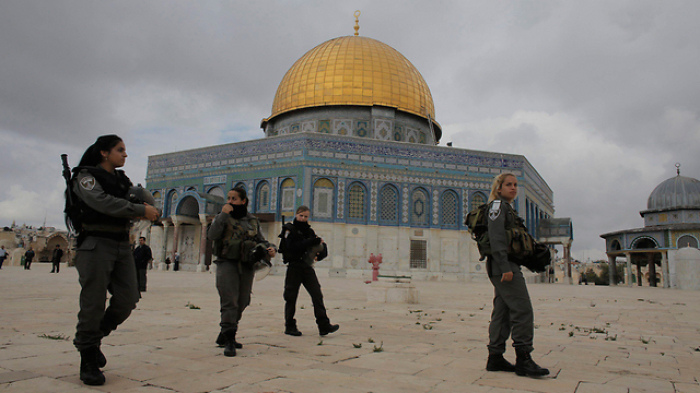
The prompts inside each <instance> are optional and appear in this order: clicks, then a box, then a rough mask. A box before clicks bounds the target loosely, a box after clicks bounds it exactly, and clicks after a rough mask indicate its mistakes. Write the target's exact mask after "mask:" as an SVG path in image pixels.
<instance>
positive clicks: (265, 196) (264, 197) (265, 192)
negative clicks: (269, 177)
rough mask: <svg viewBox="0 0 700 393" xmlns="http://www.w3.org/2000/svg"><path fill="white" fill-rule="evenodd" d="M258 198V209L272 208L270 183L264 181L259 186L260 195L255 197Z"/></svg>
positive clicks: (267, 209)
mask: <svg viewBox="0 0 700 393" xmlns="http://www.w3.org/2000/svg"><path fill="white" fill-rule="evenodd" d="M255 199H256V200H257V202H258V203H257V206H258V208H257V211H259V212H260V211H269V210H270V185H269V184H268V183H267V182H264V183H263V184H261V185H260V186H258V195H257V197H256V198H255Z"/></svg>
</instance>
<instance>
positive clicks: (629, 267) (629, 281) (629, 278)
mask: <svg viewBox="0 0 700 393" xmlns="http://www.w3.org/2000/svg"><path fill="white" fill-rule="evenodd" d="M625 258H627V286H629V287H631V286H632V254H630V253H628V252H626V253H625Z"/></svg>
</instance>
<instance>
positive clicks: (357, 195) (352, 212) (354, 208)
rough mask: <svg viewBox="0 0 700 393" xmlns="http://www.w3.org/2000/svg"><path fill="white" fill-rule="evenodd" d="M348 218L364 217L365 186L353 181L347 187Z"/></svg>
mask: <svg viewBox="0 0 700 393" xmlns="http://www.w3.org/2000/svg"><path fill="white" fill-rule="evenodd" d="M347 199H348V218H349V219H351V220H364V219H365V188H364V187H363V186H362V185H361V184H360V183H354V184H352V185H351V186H350V188H349V189H348V198H347Z"/></svg>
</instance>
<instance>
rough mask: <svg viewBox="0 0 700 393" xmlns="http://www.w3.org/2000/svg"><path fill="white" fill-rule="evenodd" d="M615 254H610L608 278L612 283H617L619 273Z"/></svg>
mask: <svg viewBox="0 0 700 393" xmlns="http://www.w3.org/2000/svg"><path fill="white" fill-rule="evenodd" d="M615 259H616V258H615V256H614V255H608V279H609V284H610V285H617V280H615V276H616V275H617V265H615Z"/></svg>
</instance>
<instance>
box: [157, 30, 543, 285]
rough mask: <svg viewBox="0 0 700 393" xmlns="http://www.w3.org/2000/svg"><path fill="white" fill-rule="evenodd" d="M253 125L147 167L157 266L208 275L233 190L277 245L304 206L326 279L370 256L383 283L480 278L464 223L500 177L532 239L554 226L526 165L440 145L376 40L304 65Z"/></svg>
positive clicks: (309, 57)
mask: <svg viewBox="0 0 700 393" xmlns="http://www.w3.org/2000/svg"><path fill="white" fill-rule="evenodd" d="M260 125H261V128H262V130H263V133H264V137H263V138H261V139H256V140H251V141H246V142H238V143H231V144H225V145H219V146H211V147H206V148H200V149H192V150H184V151H179V152H173V153H168V154H162V155H156V156H151V157H149V162H148V173H147V179H146V181H147V188H148V189H149V190H150V191H151V192H152V193H153V195H154V197H155V198H156V200H157V201H158V203H160V204H161V207H162V208H163V211H164V219H163V226H154V227H152V228H151V231H150V234H149V235H150V244H151V248H152V249H153V251H154V260H155V261H156V262H160V261H163V260H164V259H165V258H166V256H168V257H170V258H171V260H172V259H173V258H174V256H175V253H176V252H177V253H178V254H179V256H180V263H181V267H182V268H183V269H184V270H200V271H203V270H207V269H208V266H209V265H210V263H211V244H210V242H209V241H208V240H207V239H206V230H207V227H208V225H209V224H210V223H211V221H212V219H213V218H214V217H215V215H216V214H217V213H218V212H219V211H220V210H221V206H222V204H223V203H224V200H223V196H224V195H225V194H226V192H227V191H228V190H229V189H231V188H233V187H235V186H241V187H244V188H245V189H246V190H247V192H248V197H249V200H250V203H249V208H250V211H251V213H253V214H255V215H257V216H258V217H259V218H260V220H261V223H262V229H263V232H264V235H265V237H266V238H267V239H268V240H271V241H273V242H275V243H279V239H278V238H277V235H278V234H279V232H280V230H281V226H282V224H283V222H285V221H289V220H292V219H293V216H294V212H295V210H296V208H297V207H298V206H300V205H307V206H309V207H310V208H311V219H310V220H311V222H312V225H313V227H314V229H315V231H316V233H317V234H318V235H319V236H321V237H322V238H323V239H324V240H325V241H326V243H327V244H328V248H329V258H327V259H326V260H324V261H322V262H319V263H317V265H316V270H317V273H318V274H320V275H322V276H323V275H330V276H336V277H338V276H339V277H356V278H361V277H368V276H370V275H371V265H370V264H369V263H368V262H367V261H368V259H369V256H370V254H374V255H377V254H382V257H383V263H382V265H381V273H382V274H390V275H409V276H412V277H413V278H414V279H426V280H461V281H473V280H486V279H487V277H486V272H485V263H484V262H483V261H479V253H478V250H477V248H476V243H474V242H473V241H472V240H471V238H470V236H469V234H468V233H467V228H466V227H465V226H464V217H465V216H466V214H467V213H468V212H469V210H470V209H472V208H474V207H476V206H478V205H480V204H481V203H484V202H485V201H486V200H487V198H488V193H489V188H490V184H491V182H492V179H493V177H494V176H495V175H496V174H499V173H501V172H504V171H508V172H513V173H514V174H515V175H516V176H517V177H518V180H519V182H520V188H521V191H520V195H519V196H518V199H517V200H516V201H515V205H516V209H518V210H519V211H520V214H521V215H522V216H523V217H524V218H525V219H526V223H527V225H528V227H529V228H530V229H531V231H534V230H535V229H536V228H537V225H538V223H539V220H540V219H543V218H549V217H551V216H553V215H554V206H553V193H552V190H551V189H550V188H549V186H548V185H547V183H546V182H545V181H544V179H543V178H542V177H541V176H540V175H539V174H538V173H537V171H536V170H535V169H534V168H533V167H532V165H531V164H530V163H529V162H528V160H527V159H526V158H525V157H524V156H522V155H517V154H504V153H497V152H485V151H475V150H467V149H459V148H454V147H443V146H438V143H439V141H440V138H441V136H442V128H441V126H440V124H439V123H438V122H437V121H436V113H435V107H434V103H433V98H432V95H431V92H430V89H429V87H428V84H427V83H426V81H425V80H424V79H423V77H422V76H421V74H420V72H418V70H417V69H416V68H415V67H414V66H413V65H412V64H411V63H410V61H408V59H406V58H405V57H404V56H403V55H402V54H401V53H399V52H398V51H397V50H395V49H394V48H392V47H390V46H389V45H386V44H384V43H382V42H380V41H377V40H375V39H372V38H368V37H361V36H357V35H355V36H346V37H338V38H334V39H331V40H329V41H326V42H324V43H322V44H320V45H318V46H316V47H314V48H313V49H311V50H310V51H308V52H307V53H306V54H304V55H303V56H301V58H299V60H297V61H296V62H295V63H294V64H293V65H292V66H291V68H290V69H289V71H287V73H286V74H285V75H284V76H283V78H282V81H281V82H280V84H279V87H278V89H277V93H276V94H275V97H274V98H273V100H272V110H271V113H270V114H269V116H268V117H266V118H264V119H263V120H262V121H261V124H260ZM276 264H277V266H276V268H275V269H273V274H274V273H276V272H279V273H283V271H279V270H280V269H282V268H283V266H281V267H280V265H281V259H280V257H276Z"/></svg>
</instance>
